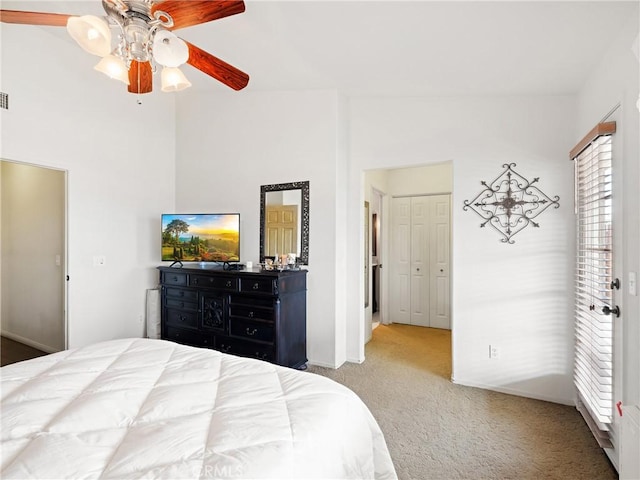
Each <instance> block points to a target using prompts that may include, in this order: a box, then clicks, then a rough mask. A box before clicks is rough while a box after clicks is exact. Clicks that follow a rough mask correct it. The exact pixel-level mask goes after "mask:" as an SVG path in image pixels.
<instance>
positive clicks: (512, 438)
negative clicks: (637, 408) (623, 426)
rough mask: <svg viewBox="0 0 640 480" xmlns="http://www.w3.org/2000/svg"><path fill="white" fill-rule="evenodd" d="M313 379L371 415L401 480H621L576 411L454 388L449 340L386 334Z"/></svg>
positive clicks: (380, 331) (431, 333)
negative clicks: (358, 357) (344, 392)
mask: <svg viewBox="0 0 640 480" xmlns="http://www.w3.org/2000/svg"><path fill="white" fill-rule="evenodd" d="M309 371H310V372H313V373H317V374H320V375H324V376H326V377H330V378H332V379H334V380H336V381H337V382H339V383H342V384H344V385H346V386H348V387H349V388H351V389H352V390H353V391H355V392H356V393H357V394H358V395H359V396H360V398H362V400H363V401H364V402H365V403H366V404H367V405H368V407H369V409H370V410H371V412H372V413H373V415H374V416H375V417H376V419H377V420H378V423H379V424H380V427H381V428H382V431H383V432H384V434H385V438H386V440H387V444H388V446H389V451H390V452H391V457H392V458H393V460H394V464H395V466H396V471H397V473H398V477H399V478H401V479H447V480H448V479H518V480H519V479H562V480H571V479H589V480H596V479H597V480H606V479H616V478H618V476H617V473H616V471H615V469H614V468H613V467H612V466H611V465H610V463H609V462H608V459H607V457H606V455H605V454H604V452H603V451H602V450H601V449H600V448H599V447H598V445H597V443H596V442H595V440H594V439H593V437H592V436H591V433H590V432H589V430H588V428H587V427H586V426H585V424H584V423H583V420H582V418H581V417H580V414H579V413H578V412H577V411H576V410H575V408H573V407H569V406H566V405H557V404H554V403H548V402H543V401H539V400H531V399H526V398H521V397H516V396H512V395H505V394H501V393H496V392H491V391H487V390H482V389H478V388H472V387H463V386H459V385H454V384H452V383H451V381H450V377H451V335H450V332H449V331H447V330H437V329H430V328H422V327H412V326H408V325H392V326H384V325H381V326H380V327H378V328H377V329H376V330H375V331H374V335H373V339H372V341H371V342H369V343H368V344H367V347H366V361H365V362H364V363H363V364H362V365H356V364H351V363H349V364H345V365H344V366H342V367H341V368H339V369H338V370H331V369H327V368H321V367H316V366H309Z"/></svg>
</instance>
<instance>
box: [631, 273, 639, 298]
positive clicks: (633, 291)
mask: <svg viewBox="0 0 640 480" xmlns="http://www.w3.org/2000/svg"><path fill="white" fill-rule="evenodd" d="M629 295H633V296H634V297H635V296H636V295H638V276H637V274H636V272H629Z"/></svg>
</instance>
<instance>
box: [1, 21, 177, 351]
mask: <svg viewBox="0 0 640 480" xmlns="http://www.w3.org/2000/svg"><path fill="white" fill-rule="evenodd" d="M27 30H28V34H26V31H27ZM1 36H2V37H1V40H2V47H1V48H2V57H1V58H2V61H1V62H2V63H1V66H2V76H1V77H0V81H1V86H0V88H1V90H2V91H3V92H5V93H8V94H9V110H8V111H6V110H2V113H1V118H0V119H1V121H2V127H1V128H2V130H1V138H2V144H1V145H0V158H4V159H8V160H13V161H18V162H24V163H32V164H36V165H42V166H49V167H54V168H58V169H62V170H66V171H67V172H68V206H67V208H68V213H67V214H68V231H67V239H68V253H69V256H68V262H67V268H68V274H69V276H70V281H69V283H68V314H67V315H68V336H69V338H68V346H69V347H76V346H80V345H85V344H88V343H91V342H94V341H99V340H106V339H111V338H119V337H127V336H142V335H143V332H144V323H143V321H142V319H143V318H144V313H145V290H146V289H147V288H149V287H152V286H154V285H156V284H157V272H156V271H155V269H154V267H155V266H157V265H158V264H159V258H160V213H161V212H163V211H169V210H172V209H173V204H174V183H173V180H174V157H175V143H174V135H175V134H174V131H175V114H174V99H173V97H172V96H170V95H163V94H160V93H159V92H158V93H156V94H152V95H150V96H149V95H147V96H143V97H142V105H138V104H137V103H136V97H135V96H133V95H131V94H129V93H126V87H125V86H124V85H122V84H119V83H117V82H115V81H113V80H110V79H108V78H107V77H104V76H103V75H101V74H100V73H98V72H96V71H94V70H93V68H92V67H93V65H94V64H95V63H96V57H93V56H91V55H89V54H87V53H86V52H84V51H83V50H82V49H80V48H79V47H78V46H77V45H75V44H74V43H73V42H71V41H69V40H68V39H66V40H61V39H60V37H59V36H56V35H53V34H51V33H49V32H48V31H47V29H42V28H39V27H30V26H23V25H8V24H2V30H1ZM16 46H19V48H16ZM25 55H28V56H27V57H25ZM94 255H104V256H105V257H106V265H105V266H104V267H94V266H93V256H94Z"/></svg>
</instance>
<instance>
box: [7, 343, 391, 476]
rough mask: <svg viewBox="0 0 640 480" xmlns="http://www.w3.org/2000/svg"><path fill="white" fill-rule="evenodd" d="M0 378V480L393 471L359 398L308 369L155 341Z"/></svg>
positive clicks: (25, 366)
mask: <svg viewBox="0 0 640 480" xmlns="http://www.w3.org/2000/svg"><path fill="white" fill-rule="evenodd" d="M0 373H1V376H2V386H1V389H2V390H1V393H2V412H1V414H2V433H1V435H2V446H1V447H2V466H1V471H0V476H1V477H2V478H4V479H9V478H74V479H76V478H83V479H84V478H87V479H89V478H119V479H130V478H172V479H173V478H175V479H178V478H189V479H191V478H279V479H281V478H282V479H284V478H289V479H312V478H317V479H338V478H353V479H369V478H371V479H373V478H375V479H392V478H396V473H395V470H394V467H393V463H392V461H391V458H390V456H389V452H388V449H387V446H386V443H385V441H384V437H383V434H382V432H381V431H380V428H379V426H378V424H377V423H376V421H375V420H374V418H373V416H372V415H371V413H370V411H369V410H368V409H367V407H366V406H365V405H364V403H363V402H362V401H361V400H360V399H359V398H358V397H357V396H356V395H355V394H354V393H353V392H352V391H351V390H349V389H347V388H346V387H344V386H342V385H340V384H338V383H336V382H334V381H332V380H330V379H327V378H324V377H321V376H318V375H314V374H311V373H307V372H301V371H297V370H292V369H289V368H285V367H279V366H277V365H272V364H270V363H266V362H262V361H259V360H253V359H246V358H240V357H235V356H232V355H227V354H224V353H220V352H217V351H214V350H207V349H201V348H195V347H189V346H184V345H179V344H176V343H172V342H168V341H164V340H152V339H123V340H112V341H108V342H102V343H98V344H95V345H91V346H88V347H83V348H77V349H72V350H66V351H63V352H59V353H55V354H51V355H47V356H44V357H40V358H36V359H33V360H28V361H25V362H19V363H16V364H12V365H8V366H5V367H2V369H1V370H0Z"/></svg>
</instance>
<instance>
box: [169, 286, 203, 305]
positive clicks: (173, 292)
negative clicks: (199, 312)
mask: <svg viewBox="0 0 640 480" xmlns="http://www.w3.org/2000/svg"><path fill="white" fill-rule="evenodd" d="M164 294H165V295H166V296H167V299H171V300H173V299H181V300H185V301H188V302H194V303H195V302H196V301H197V300H198V292H197V291H195V290H186V289H183V288H170V287H165V289H164Z"/></svg>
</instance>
